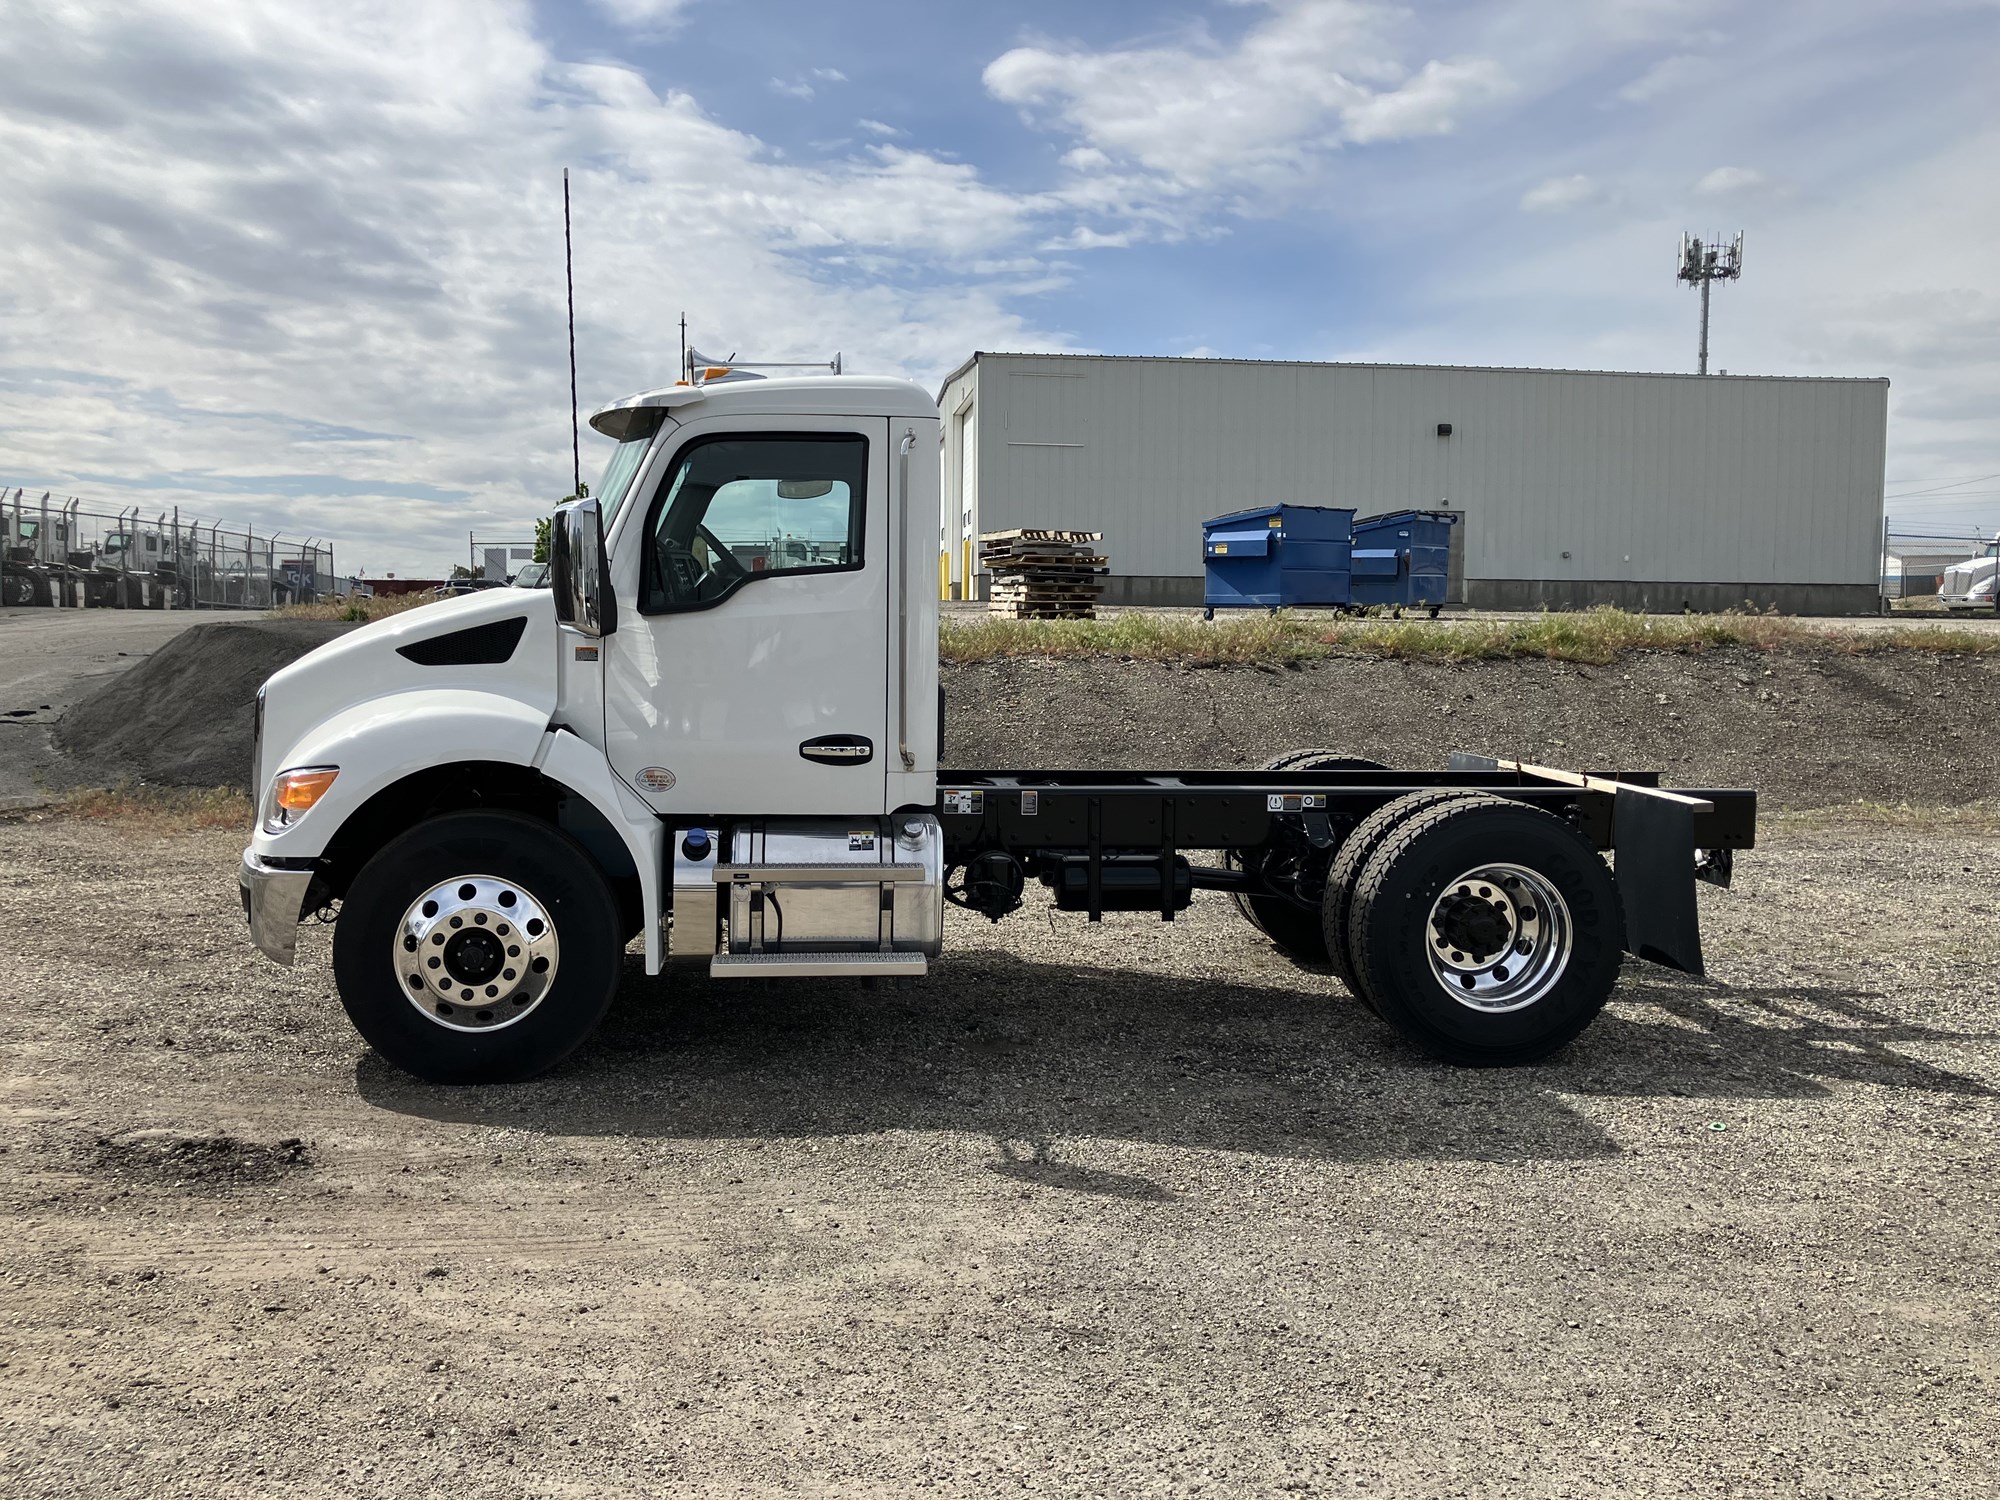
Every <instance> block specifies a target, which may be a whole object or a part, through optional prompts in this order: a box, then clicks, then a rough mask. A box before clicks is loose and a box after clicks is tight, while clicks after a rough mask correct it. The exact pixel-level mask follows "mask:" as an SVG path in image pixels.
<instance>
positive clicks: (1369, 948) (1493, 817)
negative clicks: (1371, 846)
mask: <svg viewBox="0 0 2000 1500" xmlns="http://www.w3.org/2000/svg"><path fill="white" fill-rule="evenodd" d="M1349 944H1350V946H1349V951H1350V953H1351V955H1352V958H1353V962H1354V968H1355V970H1356V971H1357V978H1358V979H1359V980H1360V982H1361V985H1362V986H1363V988H1364V989H1365V991H1366V993H1367V995H1368V998H1369V999H1370V1000H1371V1001H1372V1002H1373V1003H1374V1007H1375V1010H1376V1011H1377V1013H1378V1014H1380V1015H1381V1017H1382V1019H1383V1020H1385V1021H1387V1022H1388V1023H1389V1024H1390V1025H1391V1026H1394V1027H1395V1028H1396V1030H1397V1031H1399V1032H1401V1033H1402V1034H1403V1036H1404V1037H1405V1038H1407V1039H1408V1040H1410V1041H1412V1042H1414V1043H1415V1044H1416V1045H1417V1046H1419V1047H1421V1048H1423V1049H1424V1050H1425V1051H1426V1052H1429V1053H1430V1054H1431V1055H1432V1056H1434V1057H1439V1058H1443V1059H1444V1060H1446V1061H1447V1062H1455V1063H1463V1064H1470V1065H1474V1066H1491V1065H1495V1064H1508V1063H1527V1062H1535V1061H1538V1060H1540V1059H1541V1058H1544V1057H1547V1056H1548V1055H1549V1054H1550V1053H1552V1052H1555V1051H1557V1050H1558V1049H1560V1048H1562V1047H1564V1046H1567V1045H1568V1044H1569V1042H1570V1041H1572V1040H1573V1039H1574V1038H1575V1037H1576V1035H1577V1034H1578V1033H1579V1032H1581V1031H1582V1030H1583V1028H1584V1027H1586V1026H1588V1025H1589V1024H1590V1022H1591V1021H1592V1019H1594V1018H1595V1017H1596V1015H1597V1013H1598V1012H1599V1011H1600V1010H1602V1009H1603V1008H1604V1002H1605V1001H1606V1000H1607V999H1609V998H1610V996H1611V989H1612V986H1613V985H1614V984H1615V983H1616V982H1617V979H1618V969H1619V965H1620V963H1621V962H1622V960H1623V956H1624V946H1625V944H1624V922H1623V917H1622V915H1621V912H1620V909H1619V905H1618V890H1617V887H1616V885H1615V884H1614V883H1613V881H1612V878H1611V872H1610V870H1608V869H1607V868H1606V867H1605V864H1604V859H1603V857H1602V856H1601V855H1599V854H1598V852H1597V850H1596V849H1594V848H1592V847H1591V845H1590V844H1589V843H1588V842H1587V841H1586V840H1585V839H1584V838H1583V837H1582V836H1581V835H1580V834H1578V833H1577V832H1576V830H1574V829H1573V828H1571V827H1570V826H1569V825H1568V824H1566V823H1564V822H1563V821H1562V820H1561V819H1559V818H1555V817H1552V816H1550V815H1549V814H1548V813H1546V812H1543V811H1542V810H1541V809H1539V808H1535V807H1528V806H1525V805H1523V804H1521V803H1518V802H1509V801H1507V800H1505V799H1503V798H1498V797H1468V798H1461V799H1456V800H1453V801H1447V802H1441V803H1438V804H1436V805H1435V806H1431V807H1427V808H1424V809H1421V810H1419V811H1417V812H1415V813H1413V814H1412V815H1411V816H1409V817H1407V818H1405V819H1403V820H1402V821H1401V822H1399V823H1398V824H1397V825H1396V826H1395V828H1394V829H1393V830H1392V831H1391V832H1390V834H1389V836H1388V837H1387V838H1386V839H1385V840H1384V841H1383V843H1382V846H1381V847H1380V848H1379V849H1377V850H1376V851H1375V852H1374V854H1373V855H1371V856H1370V857H1369V860H1368V863H1367V865H1366V867H1365V868H1364V869H1363V871H1362V874H1361V879H1360V882H1359V884H1358V885H1357V886H1356V888H1355V891H1354V896H1353V905H1352V908H1351V910H1350V914H1349Z"/></svg>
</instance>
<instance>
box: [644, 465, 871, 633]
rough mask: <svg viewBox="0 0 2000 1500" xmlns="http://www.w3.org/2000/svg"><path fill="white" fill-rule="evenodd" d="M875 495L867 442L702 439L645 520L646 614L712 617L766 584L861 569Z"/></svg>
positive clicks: (662, 489) (670, 478)
mask: <svg viewBox="0 0 2000 1500" xmlns="http://www.w3.org/2000/svg"><path fill="white" fill-rule="evenodd" d="M867 496H868V440H867V439H866V438H865V437H862V436H861V435H860V434H859V433H825V434H820V433H772V434H768V435H764V434H760V435H757V436H754V437H751V436H743V437H728V436H722V437H713V438H701V439H697V440H696V441H694V442H693V443H690V444H689V445H688V446H687V447H686V448H684V449H683V450H682V451H681V452H680V453H679V454H678V455H676V456H675V459H674V462H673V467H672V468H671V469H670V470H669V471H668V474H667V477H666V479H665V481H664V482H663V483H662V484H661V486H660V490H659V493H658V495H656V496H655V498H654V500H653V505H652V509H651V511H650V512H649V513H648V515H647V518H646V534H647V536H648V537H649V538H650V541H651V545H650V546H649V547H648V549H647V554H646V561H645V568H644V573H643V575H642V577H641V579H640V585H639V611H640V613H641V614H648V615H659V614H673V613H676V612H680V611H685V610H697V609H713V608H714V607H715V606H716V605H718V604H720V603H722V602H723V600H725V599H727V598H729V597H730V596H731V595H732V594H734V593H736V592H737V591H738V590H739V589H742V588H744V587H747V586H749V585H752V584H755V583H756V582H758V581H759V580H761V579H765V578H775V577H786V576H797V575H799V574H804V573H839V572H851V571H854V570H856V569H859V568H860V567H861V566H862V565H863V551H862V544H863V536H862V529H863V527H862V523H863V520H864V518H865V516H866V514H867V508H868V507H867Z"/></svg>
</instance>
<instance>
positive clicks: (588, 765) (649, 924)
mask: <svg viewBox="0 0 2000 1500" xmlns="http://www.w3.org/2000/svg"><path fill="white" fill-rule="evenodd" d="M472 761H487V762H500V763H502V764H506V765H517V766H524V767H531V768H533V769H534V770H537V771H539V772H540V773H541V774H542V775H544V776H546V777H548V778H549V779H550V780H551V781H554V782H556V783H558V784H559V785H561V786H563V787H565V788H567V789H568V790H569V791H571V792H574V793H575V794H576V795H578V796H580V797H582V798H584V799H585V800H586V801H588V802H589V803H590V804H591V805H592V806H593V807H595V808H596V809H597V811H598V812H599V813H600V814H602V815H603V818H604V820H605V822H607V823H609V824H610V825H611V827H612V828H614V829H616V830H617V832H618V836H619V837H620V838H621V839H622V840H623V841H624V843H625V848H626V851H627V852H628V853H629V854H630V855H631V856H632V863H633V865H634V867H635V868H636V869H637V870H638V872H639V891H640V896H641V901H642V907H643V911H644V915H645V924H646V926H645V930H646V972H647V973H649V974H657V973H659V971H660V966H661V963H662V961H663V957H664V955H663V954H662V952H661V946H660V914H661V892H660V871H661V868H662V860H663V859H664V851H665V847H666V829H665V826H664V825H663V824H662V823H661V822H660V820H659V818H658V817H657V816H656V815H655V814H654V812H653V810H652V809H651V808H649V807H647V806H646V805H645V804H644V803H642V802H641V801H640V800H639V798H638V797H637V795H636V794H634V793H633V792H632V791H631V790H630V789H629V788H627V787H626V786H625V785H624V784H623V783H622V782H620V781H619V780H618V778H617V777H615V776H613V775H612V774H611V768H610V766H609V765H608V764H607V763H606V762H605V759H604V755H603V753H602V752H601V751H599V750H597V749H596V748H595V747H594V746H592V745H590V744H589V743H587V742H586V741H584V740H583V739H581V738H579V737H578V736H576V735H575V734H572V733H569V732H567V731H561V730H556V729H552V728H551V727H550V725H549V722H548V718H547V716H546V715H545V714H543V713H541V712H539V711H538V710H536V709H534V708H531V707H529V706H528V705H526V704H524V703H522V702H520V701H519V700H518V699H515V698H508V697H502V696H500V695H498V694H495V693H482V692H478V691H476V690H472V689H461V688H431V689H426V690H424V691H422V692H412V693H397V694H391V695H389V696H387V697H383V698H375V699H371V700H369V701H368V702H366V703H360V704H356V705H355V706H353V707H352V708H347V709H343V710H342V711H341V712H339V713H337V714H335V715H333V716H332V717H331V718H328V719H326V720H325V721H323V722H322V723H320V724H318V725H315V726H314V727H313V728H312V729H311V730H309V731H307V732H306V733H305V734H304V735H302V736H301V737H300V738H299V739H298V741H297V742H296V743H295V744H294V745H293V746H292V747H291V748H290V749H289V750H285V751H280V752H274V753H273V754H272V756H270V757H269V764H270V767H271V774H272V775H273V776H275V775H276V774H277V773H278V772H279V771H285V770H290V769H293V768H294V767H299V766H338V767H339V768H340V775H339V777H338V778H337V779H336V780H335V781H334V783H333V785H332V787H330V788H329V789H328V790H327V793H326V795H325V796H324V797H322V798H321V799H320V801H319V804H318V805H317V806H316V807H314V808H313V810H312V811H311V812H309V813H307V814H306V815H305V816H304V817H303V818H301V819H299V821H298V822H297V823H295V824H294V825H292V826H291V827H290V828H287V829H285V830H284V831H283V832H281V833H266V832H265V831H264V826H263V814H264V811H265V809H264V801H263V799H264V798H265V797H266V796H267V795H268V793H269V787H268V786H266V787H264V788H260V789H259V803H258V819H257V830H256V833H255V835H254V837H253V838H252V839H251V841H250V850H251V853H252V854H254V855H256V856H257V857H259V858H260V859H277V860H282V861H291V860H306V859H312V858H316V857H317V856H319V855H321V854H323V853H325V852H326V848H327V846H328V845H329V844H330V843H332V842H333V837H334V835H335V834H337V833H338V832H339V831H340V828H341V825H342V824H343V823H345V822H346V821H347V819H348V818H349V817H350V816H352V815H353V813H354V812H355V811H356V810H357V809H359V808H361V807H364V806H366V805H367V803H368V802H369V800H370V799H371V798H373V797H374V796H375V795H376V794H377V793H379V792H382V791H384V790H386V789H387V788H389V787H391V786H394V785H395V784H396V783H397V782H399V781H402V780H404V779H405V778H407V777H410V776H414V775H416V774H418V773H419V772H422V771H430V770H434V769H436V768H437V767H439V766H450V765H455V764H459V763H463V762H472Z"/></svg>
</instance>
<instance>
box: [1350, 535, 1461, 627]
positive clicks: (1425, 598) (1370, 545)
mask: <svg viewBox="0 0 2000 1500" xmlns="http://www.w3.org/2000/svg"><path fill="white" fill-rule="evenodd" d="M1457 524H1458V517H1457V516H1454V515H1452V514H1451V513H1450V512H1448V511H1441V510H1398V511H1391V512H1390V513H1389V514H1387V515H1382V516H1363V517H1362V518H1361V519H1360V520H1358V521H1356V522H1355V523H1354V528H1353V538H1354V541H1353V552H1352V556H1351V559H1350V563H1349V566H1350V569H1351V572H1352V581H1351V584H1350V586H1349V595H1350V597H1351V599H1352V601H1353V602H1354V603H1356V604H1388V605H1394V606H1397V607H1399V608H1406V609H1428V610H1429V611H1430V612H1431V613H1432V614H1433V615H1435V614H1436V613H1437V612H1438V609H1439V608H1440V607H1441V606H1442V605H1443V604H1444V594H1445V579H1446V575H1447V574H1448V573H1449V571H1450V568H1451V528H1452V527H1453V526H1455V525H1457Z"/></svg>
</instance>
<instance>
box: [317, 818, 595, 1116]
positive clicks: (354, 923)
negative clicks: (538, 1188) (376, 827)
mask: <svg viewBox="0 0 2000 1500" xmlns="http://www.w3.org/2000/svg"><path fill="white" fill-rule="evenodd" d="M619 926H620V919H619V911H618V902H617V898H616V897H615V896H614V895H613V894H612V892H611V889H610V887H609V886H608V885H607V884H606V882H605V879H604V876H603V875H602V874H601V873H600V872H599V870H598V868H597V866H596V864H595V863H594V862H593V861H592V860H591V858H590V856H589V855H588V854H586V853H585V852H584V851H583V849H582V847H581V846H580V845H578V844H577V843H576V842H575V841H574V840H573V839H571V838H569V837H568V836H567V835H566V834H563V833H562V832H560V831H559V830H557V829H554V828H551V827H550V826H549V825H548V824H546V823H542V822H538V821H537V820H535V819H533V818H529V817H524V816H522V815H520V814H517V813H499V812H477V813H447V814H445V815H443V816H441V817H436V818H432V819H429V820H428V821H426V822H423V823H420V824H418V825H417V826H416V827H415V828H412V829H411V830H410V831H409V832H408V833H405V834H404V835H402V836H401V837H400V838H398V839H396V840H394V841H393V842H391V843H390V844H388V845H386V846H385V847H384V848H383V849H382V850H381V851H380V852H379V853H378V854H376V856H375V857H374V858H373V859H371V860H370V861H369V862H368V863H367V864H366V865H365V866H363V867H362V869H361V871H360V872H359V873H358V874H357V875H356V876H355V877H354V880H353V882H352V884H351V885H350V886H349V888H348V891H347V897H346V899H345V901H344V902H343V903H342V905H341V910H340V920H339V922H338V924H337V925H336V926H335V928H334V938H333V970H334V978H335V980H336V982H337V983H338V985H339V988H340V1001H341V1004H342V1005H343V1006H345V1007H346V1009H347V1014H348V1016H349V1018H350V1019H351V1020H352V1021H353V1022H354V1025H355V1028H356V1029H357V1030H358V1031H359V1032H360V1033H361V1035H362V1036H363V1037H364V1038H365V1039H366V1040H367V1042H368V1045H369V1046H371V1047H373V1048H374V1049H375V1050H376V1051H377V1052H378V1053H380V1054H381V1055H382V1056H383V1057H384V1058H385V1059H386V1060H387V1061H389V1062H390V1063H393V1064H394V1065H395V1066H396V1067H398V1068H401V1069H402V1070H403V1071H405V1072H407V1073H414V1074H415V1075H416V1076H417V1077H419V1078H422V1079H426V1080H428V1081H429V1082H432V1083H510V1082H515V1081H518V1080H520V1079H523V1078H532V1077H533V1076H535V1075H536V1074H537V1073H543V1072H546V1071H547V1070H548V1069H550V1068H552V1067H554V1066H555V1065H556V1064H557V1063H559V1062H561V1061H562V1060H563V1059H564V1058H565V1057H568V1056H569V1055H570V1053H572V1052H574V1051H575V1050H576V1049H577V1048H578V1047H579V1046H580V1045H582V1043H583V1040H584V1038H586V1037H587V1036H589V1035H590V1033H591V1032H592V1031H593V1030H594V1029H595V1028H596V1026H597V1023H598V1021H599V1020H600V1019H602V1017H603V1015H604V1012H605V1010H606V1009H607V1008H608V1007H609V1006H610V1004H611V997H612V994H613V993H614V991H616V989H617V987H618V969H619V961H620V960H619V955H620V953H621V951H622V949H623V947H624V944H623V943H622V942H621V941H620V940H619Z"/></svg>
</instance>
